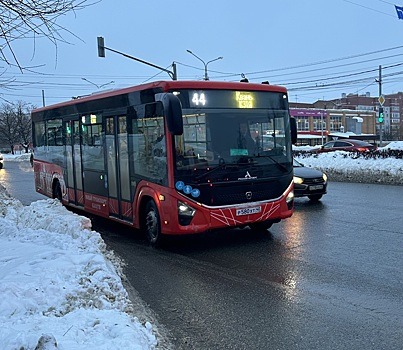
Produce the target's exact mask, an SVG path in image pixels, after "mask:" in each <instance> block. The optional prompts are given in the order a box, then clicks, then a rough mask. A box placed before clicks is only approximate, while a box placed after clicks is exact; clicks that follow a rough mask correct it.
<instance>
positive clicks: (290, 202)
mask: <svg viewBox="0 0 403 350" xmlns="http://www.w3.org/2000/svg"><path fill="white" fill-rule="evenodd" d="M285 201H286V203H287V208H288V210H291V209H292V207H293V206H294V191H290V192H289V193H288V194H287V197H286V199H285Z"/></svg>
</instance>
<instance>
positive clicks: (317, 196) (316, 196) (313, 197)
mask: <svg viewBox="0 0 403 350" xmlns="http://www.w3.org/2000/svg"><path fill="white" fill-rule="evenodd" d="M308 198H309V200H310V201H311V202H317V201H319V200H320V199H321V198H322V194H313V195H311V196H308Z"/></svg>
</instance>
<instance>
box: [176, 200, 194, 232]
mask: <svg viewBox="0 0 403 350" xmlns="http://www.w3.org/2000/svg"><path fill="white" fill-rule="evenodd" d="M195 213H196V210H195V209H193V208H192V207H191V206H189V205H187V204H185V203H183V202H181V201H178V219H179V224H180V225H182V226H186V225H189V224H190V222H191V221H192V219H193V217H194V215H195Z"/></svg>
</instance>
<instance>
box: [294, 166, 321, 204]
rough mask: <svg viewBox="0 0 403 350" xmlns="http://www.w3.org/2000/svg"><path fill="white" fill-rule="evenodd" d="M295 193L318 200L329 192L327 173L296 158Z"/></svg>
mask: <svg viewBox="0 0 403 350" xmlns="http://www.w3.org/2000/svg"><path fill="white" fill-rule="evenodd" d="M293 166H294V195H295V197H308V198H309V199H310V200H311V201H312V202H317V201H318V200H320V199H321V198H322V196H323V195H324V194H326V192H327V175H326V174H325V173H323V172H321V171H319V170H317V169H312V168H308V167H306V166H304V165H303V164H302V163H300V162H298V161H297V160H295V159H294V161H293Z"/></svg>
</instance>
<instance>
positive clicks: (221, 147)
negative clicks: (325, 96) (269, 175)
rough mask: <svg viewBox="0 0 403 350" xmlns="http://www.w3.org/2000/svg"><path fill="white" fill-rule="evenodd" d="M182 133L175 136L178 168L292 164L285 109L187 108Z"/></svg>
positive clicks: (178, 169)
mask: <svg viewBox="0 0 403 350" xmlns="http://www.w3.org/2000/svg"><path fill="white" fill-rule="evenodd" d="M183 123H184V132H183V135H180V136H175V153H176V162H175V164H176V170H177V172H179V173H181V172H182V171H186V170H189V169H198V170H199V171H198V173H199V175H198V176H200V171H201V170H203V169H205V171H210V169H211V168H212V167H218V166H222V165H224V164H232V165H238V166H242V165H251V164H253V165H255V166H259V165H261V166H263V165H264V166H267V165H274V168H276V169H277V170H278V171H281V170H283V171H284V170H286V171H288V168H289V166H288V165H289V164H291V161H292V156H291V146H290V145H291V142H290V132H289V115H288V112H287V111H286V110H268V109H249V108H248V109H216V110H214V109H208V110H186V109H185V110H184V111H183Z"/></svg>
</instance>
